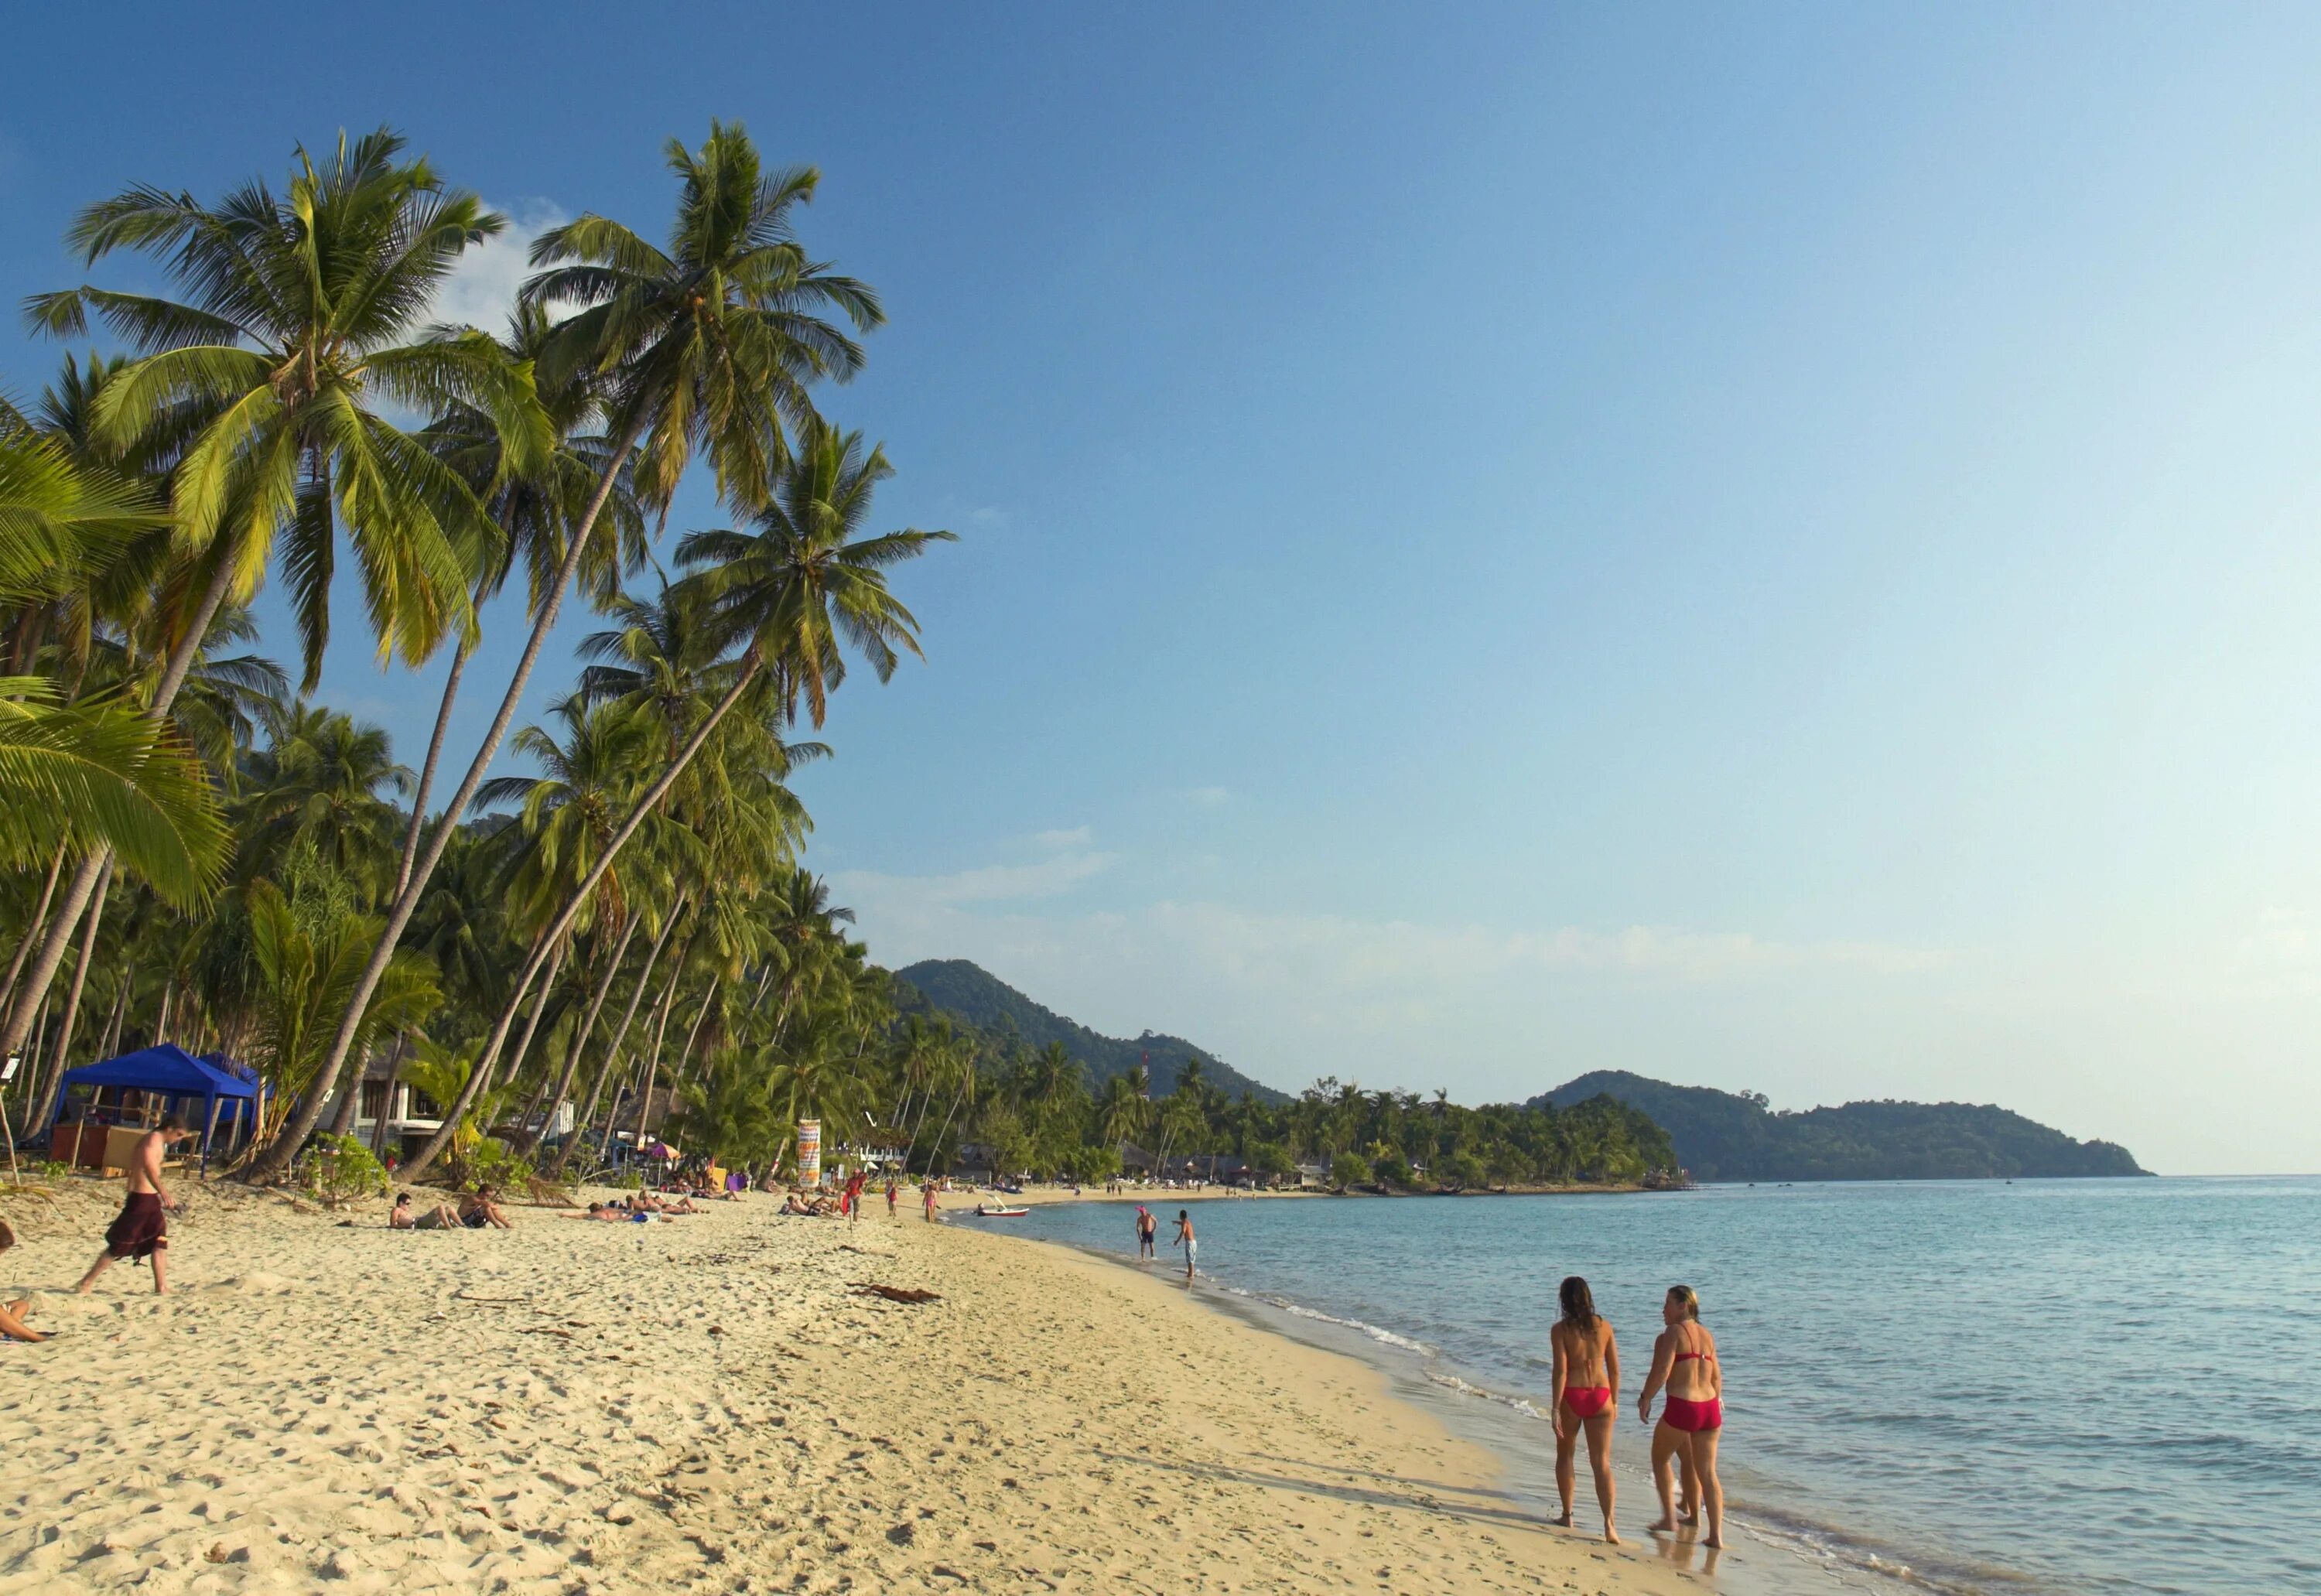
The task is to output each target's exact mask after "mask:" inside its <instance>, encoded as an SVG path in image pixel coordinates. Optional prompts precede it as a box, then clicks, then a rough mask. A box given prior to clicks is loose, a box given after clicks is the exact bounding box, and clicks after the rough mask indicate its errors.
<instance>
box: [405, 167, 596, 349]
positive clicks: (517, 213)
mask: <svg viewBox="0 0 2321 1596" xmlns="http://www.w3.org/2000/svg"><path fill="white" fill-rule="evenodd" d="M496 208H503V209H504V212H505V215H506V216H507V219H508V224H507V227H506V228H505V230H504V231H503V232H502V233H500V235H499V236H498V237H497V238H490V239H486V240H485V241H484V242H482V243H480V244H478V245H477V246H475V247H474V248H473V249H470V250H469V251H467V252H466V253H465V254H463V255H461V256H460V263H459V264H458V265H457V266H455V267H453V268H452V269H451V276H450V277H449V278H446V279H445V280H444V283H443V286H442V287H441V290H440V291H439V292H438V293H437V294H436V296H435V304H434V306H433V308H432V310H431V311H430V313H429V314H428V315H427V316H426V317H425V318H423V319H424V320H426V321H429V322H446V323H450V324H453V325H455V326H465V327H480V328H482V329H483V330H484V331H485V332H487V333H491V334H493V335H494V336H495V337H496V336H497V335H499V334H500V333H504V332H505V331H506V330H507V324H508V315H509V313H510V312H512V311H514V308H515V296H516V290H517V289H519V288H521V287H523V279H524V278H527V277H529V276H531V275H532V265H531V260H530V255H531V251H532V240H534V239H536V238H538V237H539V236H540V235H541V234H542V233H546V232H548V231H549V230H550V229H551V228H553V227H560V226H562V225H563V224H564V223H566V222H568V221H569V220H571V218H570V217H569V216H567V215H566V214H564V213H563V212H562V211H560V210H559V209H558V208H557V207H556V206H554V205H550V204H548V203H547V202H545V201H542V200H534V201H531V202H528V203H526V204H523V205H509V206H505V207H496Z"/></svg>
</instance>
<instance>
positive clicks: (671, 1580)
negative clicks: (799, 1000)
mask: <svg viewBox="0 0 2321 1596" xmlns="http://www.w3.org/2000/svg"><path fill="white" fill-rule="evenodd" d="M113 1192H114V1189H113V1188H106V1189H103V1190H96V1189H82V1190H71V1191H68V1194H67V1195H66V1196H65V1197H64V1199H62V1200H61V1201H60V1204H59V1211H58V1212H57V1213H55V1214H54V1215H44V1214H42V1213H41V1211H40V1210H38V1209H37V1208H26V1207H25V1206H24V1205H23V1204H22V1203H12V1204H10V1205H9V1208H8V1217H9V1218H11V1219H12V1220H13V1221H14V1223H15V1224H16V1225H17V1227H18V1229H19V1231H20V1232H21V1233H23V1236H24V1242H23V1245H20V1246H19V1247H18V1248H17V1249H16V1250H15V1251H14V1252H13V1253H10V1254H5V1255H0V1280H5V1281H15V1282H21V1283H20V1284H19V1285H18V1287H17V1288H16V1290H14V1291H12V1293H11V1294H12V1295H19V1294H23V1290H25V1289H28V1288H33V1287H45V1288H48V1289H49V1291H51V1292H53V1291H55V1290H58V1289H59V1288H61V1287H63V1286H66V1285H68V1283H69V1282H70V1281H72V1280H73V1279H74V1278H75V1277H76V1276H77V1273H78V1272H79V1271H80V1269H81V1268H82V1267H84V1266H85V1264H86V1259H87V1257H88V1255H90V1254H93V1253H94V1251H95V1249H96V1245H97V1237H98V1236H99V1234H100V1233H101V1231H102V1228H103V1226H104V1224H105V1219H106V1218H107V1217H108V1216H109V1214H110V1211H111V1207H112V1203H113V1201H114V1196H113ZM191 1206H192V1212H191V1213H190V1214H189V1215H188V1216H187V1217H186V1218H183V1219H182V1220H180V1221H178V1222H177V1224H176V1226H175V1227H174V1232H175V1234H174V1238H173V1239H174V1240H175V1242H176V1244H177V1245H176V1246H175V1248H174V1249H173V1252H172V1254H171V1256H172V1262H173V1267H174V1270H175V1272H176V1278H177V1281H181V1282H182V1285H183V1288H184V1289H183V1294H182V1295H180V1296H178V1297H176V1298H174V1299H172V1300H168V1301H166V1302H164V1301H158V1300H155V1299H154V1298H152V1297H151V1296H150V1294H149V1291H148V1288H149V1284H150V1282H149V1281H148V1279H147V1277H146V1276H145V1274H144V1273H143V1272H141V1271H132V1270H130V1269H129V1268H127V1267H126V1266H121V1267H116V1268H115V1270H114V1272H113V1273H112V1274H111V1275H109V1276H108V1277H107V1279H106V1280H105V1282H104V1285H103V1288H102V1289H101V1290H100V1291H99V1292H98V1293H97V1294H96V1296H94V1297H92V1298H87V1299H77V1300H76V1299H72V1298H68V1297H65V1296H62V1295H53V1294H47V1293H45V1292H44V1293H43V1294H41V1295H40V1296H39V1297H38V1299H37V1301H36V1306H35V1310H34V1311H35V1320H34V1322H35V1323H36V1324H38V1325H43V1326H46V1327H51V1328H60V1329H62V1330H64V1331H65V1332H66V1335H65V1336H64V1337H62V1338H60V1339H59V1340H58V1341H56V1342H54V1343H51V1344H49V1345H40V1346H25V1345H6V1346H0V1360H4V1361H5V1367H4V1368H0V1460H5V1473H0V1592H17V1591H26V1592H29V1591H44V1592H45V1591H80V1590H108V1591H109V1590H114V1589H121V1588H126V1587H128V1586H131V1585H136V1586H138V1587H139V1588H140V1589H141V1590H144V1591H156V1592H171V1591H262V1590H311V1589H317V1588H327V1589H331V1590H343V1591H369V1590H376V1591H387V1590H393V1591H438V1590H441V1591H646V1590H653V1591H664V1590H668V1591H856V1590H860V1591H960V1590H973V1591H1088V1592H1099V1591H1101V1592H1120V1591H1283V1592H1288V1591H1333V1590H1360V1591H1397V1592H1402V1591H1406V1592H1413V1593H1417V1592H1437V1591H1474V1592H1488V1591H1533V1590H1545V1591H1565V1590H1581V1591H1614V1590H1617V1591H1643V1590H1652V1591H1662V1590H1666V1591H1672V1590H1680V1589H1697V1588H1699V1587H1698V1585H1697V1584H1696V1583H1695V1580H1696V1578H1697V1576H1695V1575H1692V1574H1690V1573H1685V1572H1682V1571H1680V1570H1679V1568H1677V1567H1676V1566H1674V1565H1672V1564H1670V1563H1668V1562H1666V1561H1663V1560H1662V1559H1661V1557H1660V1555H1659V1554H1658V1553H1657V1552H1656V1551H1655V1550H1653V1548H1652V1546H1650V1545H1649V1544H1647V1545H1645V1546H1641V1547H1628V1548H1622V1549H1615V1550H1609V1551H1608V1552H1607V1551H1606V1549H1603V1548H1599V1547H1597V1546H1594V1545H1593V1544H1592V1543H1590V1542H1588V1541H1587V1540H1584V1539H1581V1538H1579V1537H1573V1536H1570V1535H1566V1534H1563V1533H1561V1532H1556V1531H1552V1530H1547V1529H1545V1528H1543V1527H1542V1526H1540V1525H1539V1523H1538V1522H1537V1520H1536V1519H1535V1518H1533V1517H1532V1516H1531V1515H1532V1514H1533V1513H1534V1512H1536V1511H1537V1504H1535V1503H1528V1502H1526V1503H1521V1504H1517V1503H1515V1502H1511V1501H1509V1500H1506V1499H1505V1498H1503V1497H1502V1496H1500V1495H1499V1494H1497V1492H1496V1491H1493V1490H1491V1489H1490V1488H1489V1483H1488V1482H1489V1479H1490V1464H1489V1461H1488V1458H1487V1457H1486V1456H1485V1455H1482V1454H1481V1453H1479V1452H1478V1451H1476V1450H1475V1449H1473V1448H1470V1447H1469V1446H1465V1445H1463V1444H1462V1443H1460V1442H1457V1441H1454V1440H1452V1439H1451V1438H1450V1437H1449V1436H1446V1435H1445V1434H1444V1433H1443V1430H1442V1429H1441V1428H1440V1427H1438V1426H1437V1425H1436V1424H1435V1422H1434V1420H1433V1418H1431V1417H1430V1416H1428V1415H1426V1414H1424V1413H1423V1412H1421V1411H1419V1410H1417V1409H1411V1408H1407V1407H1404V1406H1402V1405H1400V1404H1398V1403H1396V1402H1394V1401H1392V1400H1389V1399H1388V1398H1387V1397H1386V1396H1385V1395H1384V1394H1383V1387H1382V1384H1381V1382H1379V1379H1378V1378H1377V1377H1376V1376H1375V1375H1374V1374H1372V1373H1370V1371H1368V1370H1366V1369H1364V1368H1362V1367H1361V1365H1359V1364H1355V1363H1350V1362H1345V1361H1343V1360H1340V1359H1337V1358H1333V1357H1332V1356H1330V1355H1328V1354H1323V1353H1318V1352H1314V1351H1311V1350H1308V1349H1306V1348H1304V1347H1300V1346H1297V1345H1293V1344H1290V1343H1288V1342H1284V1341H1279V1340H1277V1339H1275V1338H1274V1337H1271V1336H1267V1335H1265V1334H1264V1333H1262V1332H1261V1331H1258V1330H1255V1329H1251V1328H1247V1327H1243V1326H1242V1325H1240V1324H1238V1323H1235V1322H1233V1321H1231V1320H1229V1319H1227V1318H1224V1317H1223V1316H1220V1315H1217V1314H1215V1313H1212V1312H1210V1311H1208V1310H1206V1309H1203V1308H1202V1307H1200V1306H1199V1305H1198V1304H1197V1303H1195V1302H1193V1301H1190V1300H1188V1299H1187V1298H1186V1296H1185V1293H1184V1291H1183V1289H1182V1288H1181V1287H1180V1286H1177V1285H1171V1284H1169V1283H1166V1282H1165V1281H1161V1280H1158V1279H1151V1278H1145V1277H1141V1276H1138V1275H1136V1274H1134V1273H1133V1272H1129V1271H1127V1270H1124V1269H1119V1268H1115V1267H1113V1266H1110V1265H1106V1264H1102V1263H1095V1262H1093V1261H1086V1260H1081V1259H1079V1258H1077V1257H1074V1256H1072V1255H1070V1254H1065V1253H1062V1252H1060V1251H1059V1250H1057V1249H1052V1248H1048V1247H1042V1246H1039V1245H1033V1244H1031V1243H1026V1242H1021V1241H1015V1240H1012V1239H1009V1238H1004V1237H994V1236H985V1235H978V1234H971V1233H967V1232H962V1231H957V1230H951V1229H949V1228H945V1227H927V1226H924V1225H923V1224H921V1223H920V1222H919V1221H918V1219H917V1218H916V1217H915V1214H914V1213H913V1212H912V1211H911V1209H910V1208H908V1207H907V1206H906V1208H905V1210H904V1212H905V1220H904V1222H902V1223H898V1224H893V1225H889V1224H888V1223H887V1220H886V1218H885V1216H884V1214H883V1212H882V1211H881V1212H878V1213H877V1214H876V1216H875V1217H874V1218H871V1219H869V1220H867V1221H865V1222H864V1223H863V1224H862V1225H861V1226H860V1227H859V1229H851V1228H850V1227H846V1226H843V1225H842V1224H840V1223H837V1222H835V1221H827V1220H808V1219H788V1220H785V1219H783V1218H779V1217H778V1215H776V1214H775V1213H774V1212H773V1211H772V1203H771V1201H770V1199H751V1200H750V1201H748V1202H745V1203H742V1204H738V1205H734V1206H732V1207H720V1208H718V1209H717V1210H716V1211H715V1212H712V1213H709V1214H705V1215H703V1216H700V1217H698V1218H689V1219H681V1220H678V1221H675V1222H673V1223H669V1224H657V1225H651V1226H623V1227H611V1226H595V1225H583V1224H578V1223H572V1222H569V1221H566V1220H562V1219H559V1218H552V1217H551V1215H550V1214H549V1213H548V1212H546V1211H542V1210H519V1213H518V1216H517V1217H518V1221H519V1224H520V1225H521V1227H522V1228H520V1229H519V1230H517V1231H516V1232H514V1233H512V1234H509V1233H496V1232H482V1233H474V1232H460V1233H451V1234H445V1233H421V1234H416V1235H411V1234H395V1233H389V1232H387V1231H386V1230H384V1229H383V1228H380V1218H379V1214H378V1211H376V1210H373V1211H370V1212H366V1213H364V1214H362V1215H360V1227H358V1228H342V1227H340V1226H339V1224H338V1218H339V1217H337V1216H331V1215H324V1214H319V1213H300V1212H295V1211H293V1209H292V1208H290V1207H289V1206H288V1205H287V1204H286V1203H285V1202H284V1201H283V1200H282V1199H278V1198H275V1197H270V1196H259V1195H256V1194H251V1193H248V1192H243V1191H240V1190H233V1189H213V1190H205V1191H201V1192H198V1193H196V1195H195V1196H194V1197H193V1199H192V1205H191ZM868 1280H877V1281H886V1282H887V1283H890V1284H897V1285H906V1286H912V1285H917V1286H927V1287H931V1288H933V1290H937V1291H939V1292H942V1294H943V1300H942V1301H941V1302H938V1303H933V1304H929V1305H924V1306H915V1307H906V1306H899V1305H895V1304H889V1303H887V1302H884V1301H880V1300H874V1299H869V1298H864V1297H860V1296H856V1295H851V1294H849V1290H848V1288H849V1287H850V1286H851V1285H852V1284H854V1283H856V1282H860V1281H868Z"/></svg>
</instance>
